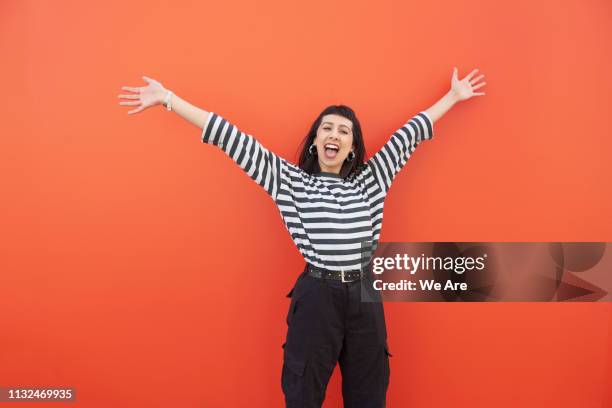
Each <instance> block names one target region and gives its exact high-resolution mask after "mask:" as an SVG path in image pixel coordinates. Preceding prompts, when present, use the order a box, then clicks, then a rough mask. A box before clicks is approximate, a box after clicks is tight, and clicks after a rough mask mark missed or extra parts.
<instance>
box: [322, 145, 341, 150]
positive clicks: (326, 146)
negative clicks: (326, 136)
mask: <svg viewBox="0 0 612 408" xmlns="http://www.w3.org/2000/svg"><path fill="white" fill-rule="evenodd" d="M325 148H326V149H334V150H340V148H339V147H338V146H336V145H333V144H326V145H325Z"/></svg>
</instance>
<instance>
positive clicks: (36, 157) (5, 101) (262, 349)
mask: <svg viewBox="0 0 612 408" xmlns="http://www.w3.org/2000/svg"><path fill="white" fill-rule="evenodd" d="M611 8H612V6H611V4H610V2H608V1H601V0H600V1H580V0H573V1H565V0H562V1H552V0H546V1H539V2H536V3H535V4H534V3H533V2H529V1H527V0H518V1H513V2H507V3H503V2H492V1H484V0H480V1H463V2H461V3H459V2H451V1H443V2H423V1H419V2H417V1H414V2H398V1H389V0H382V1H378V2H375V3H372V2H365V1H346V0H342V1H336V2H329V1H320V0H314V1H309V2H286V1H280V0H270V1H266V2H250V1H224V2H218V1H217V2H212V1H208V2H195V1H193V2H179V1H173V2H150V1H130V2H124V1H121V2H120V1H104V2H102V1H100V2H78V1H54V2H47V1H16V0H5V1H3V2H2V3H1V4H0V23H1V24H0V47H1V51H2V55H3V62H2V64H1V68H0V69H1V72H2V78H3V81H2V84H3V88H4V89H3V93H2V94H3V97H2V98H0V104H1V105H2V106H0V108H1V109H0V111H1V112H2V121H1V124H0V126H1V139H0V140H1V145H0V166H1V167H2V170H3V171H1V172H0V183H1V185H2V199H1V200H0V225H1V230H2V235H1V238H0V239H1V243H0V268H1V269H0V271H1V272H0V322H1V324H2V330H1V333H0V386H22V385H39V386H51V385H55V386H60V385H66V386H73V387H75V388H76V389H77V400H78V403H76V404H71V405H70V406H71V407H72V406H79V407H81V406H82V407H110V406H112V407H168V406H177V407H178V406H180V407H246V406H248V407H279V406H282V392H281V388H280V370H281V365H282V350H281V344H282V343H283V340H284V335H285V329H286V326H285V322H284V317H285V314H286V308H287V307H288V299H286V298H285V297H284V296H285V294H286V293H287V292H288V290H289V288H290V287H291V285H292V284H293V282H294V280H295V277H296V276H297V274H298V273H299V272H301V270H302V267H303V260H302V258H301V257H300V255H299V253H298V251H297V249H296V248H295V247H294V245H293V243H292V241H291V240H290V238H289V235H288V233H287V231H286V230H285V228H284V226H283V224H282V221H281V218H280V216H279V213H278V211H277V209H276V208H275V207H274V204H273V202H272V201H271V200H270V199H269V198H268V196H267V195H266V194H265V193H264V192H263V190H262V189H261V188H260V187H259V186H257V185H256V184H255V183H254V182H253V181H251V180H250V179H249V178H248V177H247V176H246V175H245V174H244V173H243V172H242V170H240V169H239V168H238V167H237V166H236V165H235V164H234V163H233V162H231V161H230V160H229V159H228V158H227V157H226V156H225V155H224V154H223V153H222V152H221V151H220V150H218V149H216V148H215V147H214V146H207V145H202V144H201V143H200V139H199V138H200V131H199V129H197V128H195V127H194V126H192V125H190V124H188V123H187V122H185V121H182V120H181V119H180V118H179V117H178V116H177V115H175V114H174V113H169V112H166V111H165V110H164V109H163V108H161V107H155V108H154V109H149V110H145V111H144V112H141V113H139V114H137V115H127V113H126V112H127V110H128V108H126V107H124V106H119V105H118V100H117V94H119V93H121V90H120V87H121V86H124V85H127V86H144V85H146V84H145V83H144V81H143V80H142V79H141V76H142V75H146V76H149V77H152V78H155V79H157V80H159V81H161V82H162V83H163V84H164V86H166V87H167V88H169V89H172V90H173V91H174V92H175V93H176V94H178V95H180V96H181V97H182V98H184V99H186V100H188V101H190V102H192V103H194V104H195V105H198V106H201V107H202V108H204V109H207V110H211V111H214V112H217V113H219V114H221V115H223V116H225V117H226V118H227V119H229V120H230V121H232V122H233V123H235V124H236V125H238V126H239V127H241V128H242V129H243V130H246V131H248V132H249V133H252V134H253V135H254V136H256V137H257V138H258V139H259V140H260V141H261V142H262V143H263V144H264V145H265V146H266V147H268V148H269V149H271V150H273V151H274V152H276V153H277V154H279V155H281V156H283V157H285V158H287V159H289V160H291V161H295V159H296V156H295V153H296V149H297V145H298V142H299V141H300V140H301V139H302V137H303V136H304V135H305V133H306V131H307V129H308V127H309V125H310V124H311V123H312V121H313V120H314V119H315V118H316V115H317V114H318V113H319V112H320V111H321V110H322V109H323V108H324V107H325V106H327V105H329V104H332V103H345V104H348V105H349V106H351V107H353V108H354V109H355V111H356V112H357V114H358V116H359V118H360V120H361V122H362V126H363V129H364V132H365V137H366V141H367V148H368V154H369V155H371V154H373V153H374V152H375V151H376V150H377V149H378V148H380V147H381V146H382V144H383V143H384V142H385V141H386V140H387V138H388V137H389V135H390V134H391V133H392V132H393V131H394V130H395V129H396V128H398V127H399V126H401V125H402V124H403V123H404V121H405V120H406V119H408V118H409V117H411V116H412V115H414V114H415V113H417V112H418V111H419V110H422V109H426V108H427V107H429V106H430V105H431V104H433V103H434V102H435V101H436V100H437V99H438V98H440V97H441V96H442V95H443V94H444V93H445V92H446V91H447V89H448V87H449V84H450V78H451V73H452V67H453V66H457V67H458V68H459V75H460V78H463V77H464V76H465V75H466V74H467V73H468V72H469V70H471V69H472V68H479V69H480V70H481V71H482V72H483V73H485V75H486V82H487V85H486V86H485V87H484V89H483V90H484V91H485V92H486V96H484V97H478V98H474V99H472V100H469V101H466V102H464V103H461V104H459V105H457V106H456V107H455V108H453V109H452V110H451V111H450V112H449V113H448V114H447V115H446V116H445V117H443V118H442V119H441V120H440V121H439V122H436V124H435V128H434V129H435V136H434V140H432V141H430V142H428V143H426V144H424V145H422V146H420V147H419V149H418V151H417V152H416V153H415V155H414V156H413V157H412V159H411V160H410V162H409V164H408V165H407V166H406V167H405V168H404V170H403V172H402V173H401V174H400V176H399V177H398V178H397V180H396V182H395V184H394V186H393V188H392V189H391V191H390V193H389V197H388V199H387V204H386V211H385V223H384V227H383V234H382V237H381V240H382V241H612V223H610V222H609V217H610V213H611V210H612V193H611V189H610V179H611V177H612V161H611V160H610V151H611V149H612V141H611V138H610V135H611V126H610V125H611V119H610V115H609V113H610V107H611V101H610V95H611V91H612V80H611V79H610V78H611V76H610V72H611V68H612V60H611V59H612V52H611V51H612V50H611V44H612V42H611V41H610V39H611V38H612V24H610V23H611V21H610V16H611V15H612V14H611V11H612V10H611ZM386 314H387V323H388V326H389V344H390V347H391V348H392V352H393V354H394V356H393V358H392V361H391V370H392V372H391V387H390V390H389V396H388V399H389V406H390V407H427V408H430V407H449V406H453V407H544V406H550V407H552V406H554V407H556V408H561V407H604V406H606V407H609V406H612V391H610V390H611V389H612V353H611V352H610V344H611V343H612V339H611V335H610V328H611V326H612V307H611V305H610V304H606V303H591V304H529V303H503V304H491V303H489V304H426V303H421V304H416V303H394V304H391V303H388V304H387V305H386ZM606 404H607V405H606ZM27 405H28V404H19V405H18V406H20V407H25V406H27ZM3 406H10V404H4V405H3ZM16 406H17V405H16ZM37 406H38V405H37ZM58 406H60V405H58ZM66 406H68V405H66ZM325 407H329V408H331V407H341V396H340V376H339V373H338V371H336V372H335V373H334V376H333V378H332V381H331V383H330V386H329V388H328V396H327V401H326V404H325Z"/></svg>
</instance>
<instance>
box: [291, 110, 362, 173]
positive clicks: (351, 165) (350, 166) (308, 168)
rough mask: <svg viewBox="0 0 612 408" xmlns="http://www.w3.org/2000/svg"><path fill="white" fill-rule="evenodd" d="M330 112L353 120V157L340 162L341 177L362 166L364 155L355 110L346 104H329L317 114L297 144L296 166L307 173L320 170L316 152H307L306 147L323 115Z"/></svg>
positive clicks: (314, 135) (315, 133)
mask: <svg viewBox="0 0 612 408" xmlns="http://www.w3.org/2000/svg"><path fill="white" fill-rule="evenodd" d="M332 114H336V115H340V116H343V117H345V118H347V119H348V120H350V121H351V122H353V145H354V146H355V148H354V153H355V158H354V159H353V160H351V161H347V160H345V161H344V163H342V168H341V169H340V176H341V177H342V178H346V177H348V176H349V175H351V174H352V173H353V172H355V171H356V170H358V169H359V168H360V167H361V166H363V161H364V158H365V155H366V151H365V145H364V143H363V135H362V133H361V125H360V124H359V119H357V115H355V112H353V110H352V109H351V108H349V107H348V106H346V105H330V106H328V107H327V108H325V109H323V112H321V113H320V114H319V117H317V119H316V120H315V121H314V123H313V124H312V126H311V127H310V130H309V131H308V134H307V135H306V137H304V139H303V140H302V142H301V143H300V144H299V146H298V150H300V146H301V153H300V156H299V159H298V166H299V168H301V169H302V170H304V171H305V172H307V173H308V174H316V173H318V172H320V171H321V167H320V166H319V159H318V156H317V155H316V154H312V155H311V154H310V153H309V152H308V148H309V147H310V145H312V143H313V142H314V140H315V137H316V136H317V129H318V128H319V126H320V125H321V121H322V120H323V116H325V115H332Z"/></svg>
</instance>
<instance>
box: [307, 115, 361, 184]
mask: <svg viewBox="0 0 612 408" xmlns="http://www.w3.org/2000/svg"><path fill="white" fill-rule="evenodd" d="M313 143H314V144H315V145H316V146H317V156H318V158H319V167H320V168H321V171H322V172H328V173H336V174H340V170H341V169H342V164H343V163H344V160H345V159H346V157H347V156H348V154H349V152H350V151H351V150H353V149H354V146H353V122H351V121H350V120H349V119H347V118H345V117H344V116H340V115H336V114H331V115H325V116H323V119H322V120H321V124H320V125H319V128H318V129H317V136H316V137H315V140H314V142H313Z"/></svg>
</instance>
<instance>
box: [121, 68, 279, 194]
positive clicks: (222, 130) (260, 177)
mask: <svg viewBox="0 0 612 408" xmlns="http://www.w3.org/2000/svg"><path fill="white" fill-rule="evenodd" d="M143 79H144V80H145V81H146V82H148V84H149V85H148V86H146V87H128V86H124V87H122V88H121V89H124V90H128V91H132V92H135V93H136V94H135V95H119V97H120V98H125V99H134V100H135V101H133V102H120V103H119V104H120V105H128V106H138V107H137V108H136V109H134V110H131V111H129V112H128V114H132V113H138V112H140V111H142V110H144V109H146V108H148V107H151V106H155V105H162V104H164V105H166V103H167V105H170V107H171V108H172V111H174V112H175V113H176V114H178V115H179V116H180V117H182V118H183V119H185V120H187V121H188V122H189V123H192V124H193V125H195V126H197V127H198V128H200V129H202V136H201V138H202V139H201V140H202V142H203V143H208V144H212V145H215V146H218V147H219V148H221V150H223V151H224V152H225V153H226V154H227V155H228V156H229V157H230V158H231V159H232V160H234V161H235V162H236V163H237V164H238V165H239V166H240V168H242V169H243V170H244V171H245V172H246V173H247V174H248V175H249V177H251V178H252V179H253V180H254V181H255V182H256V183H257V184H259V185H260V186H261V187H263V188H264V189H265V190H266V192H267V193H268V194H269V195H270V196H271V197H272V199H273V200H275V201H276V197H277V195H278V190H279V188H280V185H281V172H282V169H283V168H284V167H285V166H287V164H288V163H287V162H286V161H285V159H283V158H281V157H279V156H277V155H275V154H274V153H272V152H270V151H269V150H267V149H266V148H265V147H263V146H262V145H261V143H259V141H257V140H256V139H255V138H254V137H253V136H251V135H249V134H246V133H244V132H242V131H241V130H239V129H238V128H237V127H235V126H234V125H232V124H231V123H229V122H228V121H227V120H226V119H224V118H223V117H221V116H220V115H218V114H216V113H213V112H207V111H205V110H204V109H201V108H198V107H197V106H194V105H192V104H190V103H189V102H187V101H185V100H183V99H181V98H180V97H178V96H177V95H174V94H173V93H172V92H169V91H168V90H167V89H165V88H164V87H163V85H162V84H161V83H160V82H158V81H156V80H154V79H152V78H148V77H146V76H143ZM167 105H166V106H167Z"/></svg>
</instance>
